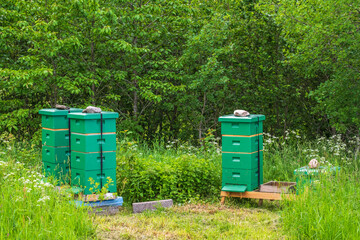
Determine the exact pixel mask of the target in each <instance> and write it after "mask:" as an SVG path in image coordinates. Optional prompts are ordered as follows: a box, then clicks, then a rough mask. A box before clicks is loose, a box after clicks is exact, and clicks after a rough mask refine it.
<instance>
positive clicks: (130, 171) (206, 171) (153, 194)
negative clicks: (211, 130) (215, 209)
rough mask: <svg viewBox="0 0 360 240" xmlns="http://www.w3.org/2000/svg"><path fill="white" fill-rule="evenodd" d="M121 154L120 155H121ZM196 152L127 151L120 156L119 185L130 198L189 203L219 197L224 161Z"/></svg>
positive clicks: (133, 200)
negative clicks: (157, 153)
mask: <svg viewBox="0 0 360 240" xmlns="http://www.w3.org/2000/svg"><path fill="white" fill-rule="evenodd" d="M119 155H120V154H119ZM217 160H218V161H216V160H214V159H212V158H207V159H205V158H199V157H197V156H195V155H192V154H181V155H180V156H177V155H176V154H173V155H163V156H162V157H161V158H160V159H159V158H157V159H155V157H153V156H152V155H149V156H146V157H142V156H141V155H140V154H135V153H131V154H123V155H121V157H119V158H118V159H117V164H118V166H117V181H118V186H120V188H121V186H124V187H123V192H122V193H121V194H122V195H123V196H124V197H125V198H126V200H127V201H130V202H135V201H147V200H156V199H165V198H171V199H173V200H174V201H177V202H185V201H187V200H190V199H192V198H207V197H214V196H215V197H216V198H218V197H219V194H220V188H221V161H220V159H217Z"/></svg>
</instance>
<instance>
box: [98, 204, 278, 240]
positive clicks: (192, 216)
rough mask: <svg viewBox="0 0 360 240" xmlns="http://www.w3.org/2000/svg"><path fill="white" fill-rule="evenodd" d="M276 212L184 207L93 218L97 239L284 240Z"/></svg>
mask: <svg viewBox="0 0 360 240" xmlns="http://www.w3.org/2000/svg"><path fill="white" fill-rule="evenodd" d="M279 217H280V215H279V212H271V211H269V210H265V209H256V208H254V209H248V208H239V207H235V206H232V207H229V206H219V205H214V204H186V205H183V206H174V207H173V208H170V209H160V210H156V211H154V212H144V213H141V214H132V213H131V211H130V209H124V210H123V211H122V212H121V213H120V214H118V215H116V216H106V217H97V218H96V223H97V224H99V226H98V236H99V237H100V238H101V239H239V238H241V239H284V238H285V236H284V235H283V231H282V230H281V227H280V225H279Z"/></svg>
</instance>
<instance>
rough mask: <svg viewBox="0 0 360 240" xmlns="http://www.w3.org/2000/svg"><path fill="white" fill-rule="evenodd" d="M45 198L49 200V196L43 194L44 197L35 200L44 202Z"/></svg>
mask: <svg viewBox="0 0 360 240" xmlns="http://www.w3.org/2000/svg"><path fill="white" fill-rule="evenodd" d="M46 200H50V197H49V196H44V197H42V198H40V199H39V200H37V202H45V201H46Z"/></svg>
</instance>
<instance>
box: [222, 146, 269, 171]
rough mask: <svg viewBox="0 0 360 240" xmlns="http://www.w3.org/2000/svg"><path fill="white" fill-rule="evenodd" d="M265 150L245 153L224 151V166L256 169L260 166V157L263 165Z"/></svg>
mask: <svg viewBox="0 0 360 240" xmlns="http://www.w3.org/2000/svg"><path fill="white" fill-rule="evenodd" d="M263 155H264V154H263V151H260V154H259V153H258V152H254V153H249V154H244V153H223V154H222V167H223V169H225V168H239V169H249V170H250V169H254V168H257V167H258V164H259V157H260V166H261V167H262V166H263Z"/></svg>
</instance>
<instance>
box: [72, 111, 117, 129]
mask: <svg viewBox="0 0 360 240" xmlns="http://www.w3.org/2000/svg"><path fill="white" fill-rule="evenodd" d="M118 117H119V114H118V113H116V112H102V119H103V120H102V132H103V133H115V132H116V124H115V120H116V118H118ZM69 118H71V132H73V133H83V134H88V133H100V132H101V124H100V122H101V115H100V113H73V114H69Z"/></svg>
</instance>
